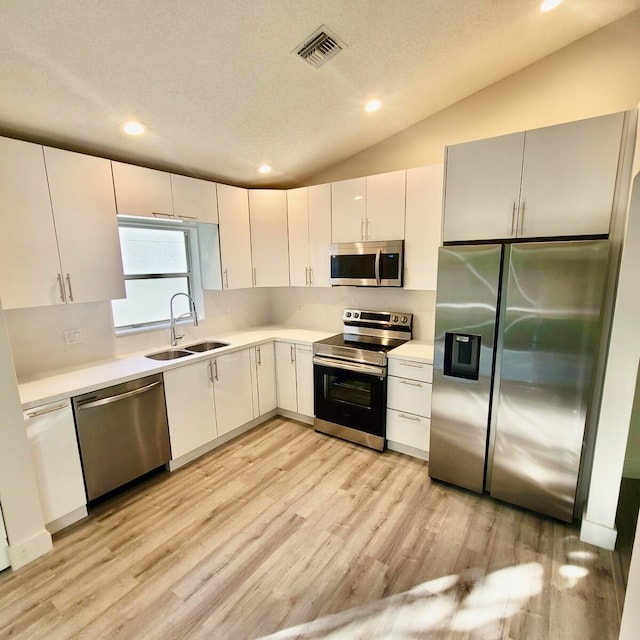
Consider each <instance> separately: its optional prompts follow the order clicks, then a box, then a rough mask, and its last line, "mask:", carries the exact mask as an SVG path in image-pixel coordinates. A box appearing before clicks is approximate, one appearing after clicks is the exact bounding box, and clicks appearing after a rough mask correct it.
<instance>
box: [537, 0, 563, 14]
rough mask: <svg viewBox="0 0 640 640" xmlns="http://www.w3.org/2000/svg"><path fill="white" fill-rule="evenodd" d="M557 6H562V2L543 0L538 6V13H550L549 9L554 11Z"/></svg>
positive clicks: (560, 0) (559, 0) (558, 0)
mask: <svg viewBox="0 0 640 640" xmlns="http://www.w3.org/2000/svg"><path fill="white" fill-rule="evenodd" d="M559 4H562V0H544V2H543V3H542V4H541V5H540V11H543V12H546V11H551V9H555V8H556V7H557V6H558V5H559Z"/></svg>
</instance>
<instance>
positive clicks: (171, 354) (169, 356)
mask: <svg viewBox="0 0 640 640" xmlns="http://www.w3.org/2000/svg"><path fill="white" fill-rule="evenodd" d="M192 355H193V352H192V351H185V350H184V349H170V350H168V351H158V353H148V354H147V355H146V356H145V358H151V359H152V360H176V359H177V358H184V357H185V356H192Z"/></svg>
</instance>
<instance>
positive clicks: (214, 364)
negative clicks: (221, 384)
mask: <svg viewBox="0 0 640 640" xmlns="http://www.w3.org/2000/svg"><path fill="white" fill-rule="evenodd" d="M213 369H214V371H215V373H214V374H213V378H214V380H215V381H216V382H218V361H217V360H214V361H213Z"/></svg>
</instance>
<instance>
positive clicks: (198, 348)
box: [184, 340, 229, 353]
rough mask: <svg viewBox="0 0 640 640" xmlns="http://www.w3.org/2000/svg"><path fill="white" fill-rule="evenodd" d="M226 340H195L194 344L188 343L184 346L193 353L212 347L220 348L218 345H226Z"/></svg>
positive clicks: (211, 348) (211, 349)
mask: <svg viewBox="0 0 640 640" xmlns="http://www.w3.org/2000/svg"><path fill="white" fill-rule="evenodd" d="M228 346H229V343H228V342H215V341H208V340H207V341H205V342H197V343H196V344H190V345H188V346H186V347H184V348H185V349H186V350H187V351H193V352H194V353H202V352H203V351H213V350H214V349H220V347H228Z"/></svg>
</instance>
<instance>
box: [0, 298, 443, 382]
mask: <svg viewBox="0 0 640 640" xmlns="http://www.w3.org/2000/svg"><path fill="white" fill-rule="evenodd" d="M204 299H205V319H204V320H202V321H201V322H200V325H199V326H198V327H193V326H191V325H190V324H183V325H180V333H183V334H184V335H185V337H184V339H183V343H187V342H188V341H189V340H194V339H198V338H204V337H206V336H215V335H216V334H220V333H225V332H229V331H238V330H242V329H247V328H250V327H256V326H263V325H269V324H281V325H285V326H289V327H299V328H304V329H318V330H324V331H335V332H336V333H338V332H339V331H341V330H342V312H343V310H344V309H345V308H347V307H355V308H359V309H373V310H380V311H384V310H389V311H406V312H409V313H413V336H414V338H416V339H419V340H426V341H431V340H433V328H434V315H435V291H405V290H403V289H388V288H385V289H366V288H358V287H334V288H326V289H325V288H317V289H315V288H304V287H283V288H277V289H261V288H257V289H240V290H236V291H207V292H205V296H204ZM4 314H5V318H6V322H7V327H8V330H9V337H10V340H11V347H12V350H13V357H14V360H15V366H16V374H17V376H18V380H19V381H21V382H24V381H26V380H30V379H33V378H36V377H40V376H42V375H47V374H48V373H50V372H52V371H58V370H64V369H69V368H74V367H80V366H83V365H85V364H91V363H94V362H98V361H100V360H107V359H110V358H114V357H117V356H123V355H127V354H130V353H136V352H142V351H149V350H153V349H158V348H163V347H167V346H169V330H168V329H159V330H157V331H145V332H141V333H134V334H130V335H125V336H115V335H114V333H113V322H112V317H111V304H110V303H109V302H95V303H87V304H76V305H59V306H54V307H37V308H32V309H10V310H6V311H5V312H4ZM70 329H79V330H80V331H81V334H82V342H81V343H79V344H72V345H67V344H65V340H64V332H65V331H67V330H70Z"/></svg>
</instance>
